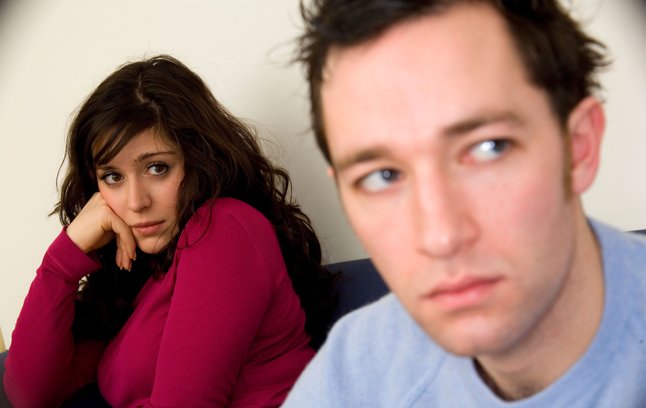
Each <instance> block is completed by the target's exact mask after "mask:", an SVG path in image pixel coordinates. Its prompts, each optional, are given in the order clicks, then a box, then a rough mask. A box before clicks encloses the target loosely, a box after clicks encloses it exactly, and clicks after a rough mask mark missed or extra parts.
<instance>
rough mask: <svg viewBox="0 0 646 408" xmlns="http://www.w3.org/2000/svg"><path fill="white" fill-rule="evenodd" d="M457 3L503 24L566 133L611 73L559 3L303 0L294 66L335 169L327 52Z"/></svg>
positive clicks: (601, 52) (600, 50)
mask: <svg viewBox="0 0 646 408" xmlns="http://www.w3.org/2000/svg"><path fill="white" fill-rule="evenodd" d="M460 3H483V4H489V5H491V6H492V7H494V8H495V9H496V10H497V11H498V12H499V13H500V14H501V16H502V17H503V18H504V20H505V21H506V23H507V27H508V29H509V32H510V33H511V36H512V38H513V41H514V43H515V45H516V48H517V49H518V52H519V54H520V56H521V59H522V61H523V63H524V65H525V67H526V70H527V72H528V76H529V80H530V81H531V82H532V83H534V84H535V85H537V86H538V87H540V88H542V89H544V90H545V91H546V92H547V94H548V96H549V100H550V105H551V107H552V110H553V111H554V113H555V115H556V117H557V118H558V119H559V122H560V124H561V126H564V125H565V123H566V121H567V117H568V116H569V114H570V111H571V110H572V109H573V108H574V107H575V106H576V104H577V103H578V102H579V101H581V100H582V99H583V98H585V97H586V96H589V95H591V94H593V93H594V92H595V91H597V90H598V89H599V88H600V85H599V83H598V82H597V79H596V75H595V74H596V73H597V71H598V70H599V69H600V68H602V67H605V66H606V65H608V61H607V60H606V56H605V46H604V45H603V44H602V43H601V42H599V41H598V40H596V39H594V38H592V37H590V36H588V35H587V34H586V33H584V32H583V30H582V29H581V27H580V26H579V24H578V23H577V22H576V21H574V20H573V19H572V18H571V17H570V16H569V14H568V13H567V12H566V11H565V10H564V9H563V7H562V6H561V5H560V4H559V2H558V0H312V3H311V5H310V6H309V7H308V6H307V5H305V3H304V0H301V14H302V16H303V19H304V20H305V32H304V33H303V34H302V35H301V36H300V38H299V48H298V51H297V56H296V60H297V61H300V62H302V63H303V64H304V65H305V69H306V76H307V80H308V82H309V90H310V102H311V116H312V127H313V130H314V134H315V136H316V141H317V143H318V145H319V148H320V149H321V151H322V152H323V154H324V156H325V158H326V159H327V161H328V162H330V161H331V160H330V152H329V149H328V145H327V140H326V135H325V127H324V123H323V117H322V106H321V87H322V85H323V81H324V70H325V66H326V62H327V57H328V54H329V52H330V49H331V48H333V47H340V48H344V47H351V46H354V45H358V44H362V43H364V42H366V41H369V40H371V39H375V38H377V37H378V36H379V35H381V34H382V33H384V32H385V31H387V30H388V29H389V28H391V27H393V26H394V25H396V24H398V23H401V22H403V21H408V20H411V19H413V18H416V17H419V16H423V15H431V14H440V13H442V12H444V11H445V10H447V9H448V8H450V7H452V6H454V5H456V4H460Z"/></svg>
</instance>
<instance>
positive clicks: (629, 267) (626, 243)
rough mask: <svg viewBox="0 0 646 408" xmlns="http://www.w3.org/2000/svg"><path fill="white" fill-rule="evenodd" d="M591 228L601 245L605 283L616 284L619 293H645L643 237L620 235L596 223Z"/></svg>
mask: <svg viewBox="0 0 646 408" xmlns="http://www.w3.org/2000/svg"><path fill="white" fill-rule="evenodd" d="M591 225H592V227H593V230H594V232H595V236H596V237H597V240H598V242H599V245H600V246H601V254H602V259H603V268H604V274H605V276H606V281H609V280H611V279H612V280H614V281H617V282H619V283H620V285H618V286H619V287H620V288H621V290H628V291H631V292H632V291H639V292H641V293H643V294H646V235H644V234H638V233H634V232H623V231H620V230H618V229H616V228H614V227H611V226H608V225H605V224H603V223H601V222H598V221H592V222H591ZM640 301H641V300H640Z"/></svg>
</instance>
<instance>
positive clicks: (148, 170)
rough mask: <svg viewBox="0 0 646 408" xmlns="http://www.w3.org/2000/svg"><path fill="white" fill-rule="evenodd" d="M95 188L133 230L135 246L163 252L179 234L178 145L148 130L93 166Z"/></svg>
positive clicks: (180, 167)
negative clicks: (106, 161)
mask: <svg viewBox="0 0 646 408" xmlns="http://www.w3.org/2000/svg"><path fill="white" fill-rule="evenodd" d="M96 175H97V182H98V185H99V192H100V193H101V195H102V196H103V199H104V200H105V201H106V202H107V203H108V205H109V206H110V208H112V210H113V211H114V212H115V213H116V214H117V215H118V216H119V218H121V219H122V220H123V221H124V222H125V223H126V224H127V225H128V226H129V227H130V230H131V231H132V235H133V236H134V238H135V242H136V243H137V246H138V247H139V249H141V250H142V251H143V252H145V253H148V254H156V253H158V252H160V251H161V250H163V249H164V248H165V247H166V246H167V245H168V243H169V242H170V241H171V240H172V239H173V237H174V236H175V235H176V234H177V233H178V231H179V227H178V222H177V197H178V193H179V186H180V183H181V182H182V180H183V178H184V158H183V156H182V154H181V151H180V149H179V148H178V147H177V146H174V145H171V144H169V143H168V142H166V141H165V140H164V138H163V137H162V136H160V135H159V134H158V133H157V132H156V131H155V130H153V129H149V130H145V131H143V132H141V133H139V134H138V135H137V136H135V137H134V138H133V139H132V140H131V141H130V142H129V143H128V144H126V145H125V147H124V148H123V149H122V150H121V151H120V152H119V153H118V154H117V155H116V156H115V157H114V158H113V159H112V160H111V161H110V162H108V163H106V164H104V165H100V166H97V168H96Z"/></svg>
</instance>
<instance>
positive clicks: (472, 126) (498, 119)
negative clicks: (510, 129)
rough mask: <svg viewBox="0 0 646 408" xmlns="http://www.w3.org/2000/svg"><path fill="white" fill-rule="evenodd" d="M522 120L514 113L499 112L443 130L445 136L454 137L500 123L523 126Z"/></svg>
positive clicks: (454, 124) (483, 115)
mask: <svg viewBox="0 0 646 408" xmlns="http://www.w3.org/2000/svg"><path fill="white" fill-rule="evenodd" d="M522 122H523V121H522V119H521V118H520V117H519V116H518V115H516V114H515V113H513V112H499V113H491V114H482V115H474V116H473V117H470V118H466V119H463V120H460V121H458V122H456V123H453V124H450V125H449V126H447V127H446V128H445V129H444V130H443V132H442V133H443V134H445V135H447V136H449V137H454V136H460V135H464V134H466V133H469V132H472V131H474V130H476V129H478V128H481V127H484V126H488V125H495V124H499V123H510V124H514V125H518V124H521V123H522Z"/></svg>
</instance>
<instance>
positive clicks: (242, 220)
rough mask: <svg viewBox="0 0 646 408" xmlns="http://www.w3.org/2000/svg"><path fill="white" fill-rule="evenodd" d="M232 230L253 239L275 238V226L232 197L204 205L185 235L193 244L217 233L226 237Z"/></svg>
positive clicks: (259, 213)
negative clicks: (200, 238)
mask: <svg viewBox="0 0 646 408" xmlns="http://www.w3.org/2000/svg"><path fill="white" fill-rule="evenodd" d="M232 229H233V230H244V231H245V232H246V235H248V236H249V237H250V238H253V239H256V238H258V237H260V238H262V237H265V236H267V235H269V236H271V237H273V236H274V235H275V232H274V229H273V226H272V225H271V223H270V222H269V220H268V219H267V217H265V216H264V215H263V214H262V213H261V212H260V211H258V210H257V209H255V208H254V207H252V206H251V205H249V204H247V203H245V202H244V201H241V200H238V199H235V198H230V197H220V198H216V199H212V200H208V201H207V202H205V203H204V204H202V206H201V207H200V208H199V209H198V210H197V211H196V212H195V214H193V216H192V217H191V219H190V220H189V221H188V223H187V224H186V227H185V229H184V231H183V235H185V236H186V237H187V238H189V239H190V240H192V238H194V237H197V236H204V235H211V234H213V233H214V234H217V235H226V234H227V231H230V230H232Z"/></svg>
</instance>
